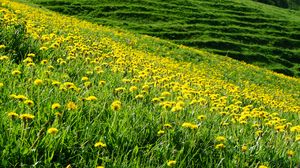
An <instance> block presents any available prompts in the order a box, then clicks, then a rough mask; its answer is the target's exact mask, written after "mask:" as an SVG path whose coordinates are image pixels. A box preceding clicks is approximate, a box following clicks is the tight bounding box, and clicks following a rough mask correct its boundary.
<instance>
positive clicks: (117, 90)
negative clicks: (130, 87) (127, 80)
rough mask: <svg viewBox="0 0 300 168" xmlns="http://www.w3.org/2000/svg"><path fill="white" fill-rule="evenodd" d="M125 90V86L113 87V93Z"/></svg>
mask: <svg viewBox="0 0 300 168" xmlns="http://www.w3.org/2000/svg"><path fill="white" fill-rule="evenodd" d="M124 91H125V88H124V87H118V88H116V89H115V93H122V92H124Z"/></svg>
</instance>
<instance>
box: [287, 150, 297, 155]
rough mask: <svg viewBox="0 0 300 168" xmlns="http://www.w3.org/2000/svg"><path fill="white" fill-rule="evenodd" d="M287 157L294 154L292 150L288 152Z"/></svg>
mask: <svg viewBox="0 0 300 168" xmlns="http://www.w3.org/2000/svg"><path fill="white" fill-rule="evenodd" d="M287 155H288V157H293V156H294V155H295V152H294V151H292V150H288V151H287Z"/></svg>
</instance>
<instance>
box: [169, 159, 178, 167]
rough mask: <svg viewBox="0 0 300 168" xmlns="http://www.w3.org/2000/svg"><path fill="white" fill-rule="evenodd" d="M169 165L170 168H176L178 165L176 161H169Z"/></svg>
mask: <svg viewBox="0 0 300 168" xmlns="http://www.w3.org/2000/svg"><path fill="white" fill-rule="evenodd" d="M167 165H168V166H169V167H173V166H175V165H176V160H169V161H168V162H167Z"/></svg>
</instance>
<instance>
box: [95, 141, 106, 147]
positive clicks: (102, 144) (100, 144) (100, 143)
mask: <svg viewBox="0 0 300 168" xmlns="http://www.w3.org/2000/svg"><path fill="white" fill-rule="evenodd" d="M106 146H107V145H106V144H105V143H103V142H101V141H99V142H97V143H95V145H94V147H96V148H105V147H106Z"/></svg>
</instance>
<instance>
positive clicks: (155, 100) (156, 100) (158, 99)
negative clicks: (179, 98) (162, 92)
mask: <svg viewBox="0 0 300 168" xmlns="http://www.w3.org/2000/svg"><path fill="white" fill-rule="evenodd" d="M151 102H152V103H159V102H160V98H158V97H155V98H153V99H152V100H151Z"/></svg>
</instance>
